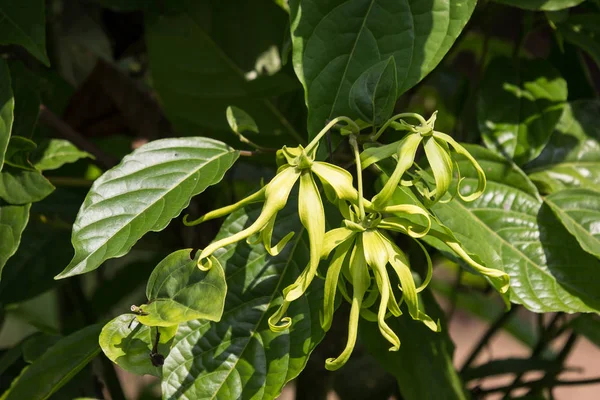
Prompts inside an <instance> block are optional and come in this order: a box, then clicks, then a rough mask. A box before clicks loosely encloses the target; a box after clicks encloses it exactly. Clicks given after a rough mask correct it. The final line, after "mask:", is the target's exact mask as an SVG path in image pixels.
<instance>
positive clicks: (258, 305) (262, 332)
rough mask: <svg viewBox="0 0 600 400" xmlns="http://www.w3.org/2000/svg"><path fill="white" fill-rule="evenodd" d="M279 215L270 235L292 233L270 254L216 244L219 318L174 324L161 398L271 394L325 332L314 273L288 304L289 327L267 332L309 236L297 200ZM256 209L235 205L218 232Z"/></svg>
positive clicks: (235, 226) (234, 228)
mask: <svg viewBox="0 0 600 400" xmlns="http://www.w3.org/2000/svg"><path fill="white" fill-rule="evenodd" d="M289 202H290V203H293V204H289V205H288V206H287V207H286V208H284V209H283V210H282V211H281V212H280V213H279V215H278V221H277V223H276V225H275V230H274V237H273V241H279V240H281V239H282V238H283V237H284V236H285V235H286V234H287V233H289V232H290V231H295V232H296V235H294V237H293V238H292V239H291V240H290V242H289V243H288V244H287V246H286V247H285V248H284V249H283V251H282V252H281V253H279V255H278V256H276V257H270V256H268V254H267V252H266V251H265V249H264V247H263V246H262V245H252V246H251V245H248V244H246V243H244V242H239V243H237V244H236V245H232V246H230V247H227V248H226V249H224V250H221V251H219V252H218V256H217V259H218V260H219V261H220V262H221V264H222V265H223V268H224V269H225V276H226V279H227V286H228V291H227V298H226V301H225V310H224V313H223V317H222V319H221V321H219V322H217V323H215V322H210V321H202V320H196V321H190V322H187V323H185V324H182V325H180V327H179V330H178V332H177V335H176V337H175V341H174V344H173V347H172V350H171V352H170V353H169V356H168V357H167V358H166V359H165V364H164V367H163V382H162V390H163V396H164V397H165V398H181V397H187V398H194V399H196V398H224V399H232V398H234V399H237V398H240V399H249V398H269V399H272V398H276V397H277V396H278V395H279V393H280V392H281V389H282V388H283V385H284V384H285V383H286V382H288V381H290V380H291V379H293V378H295V377H296V376H297V375H298V374H299V373H300V371H302V369H303V368H304V366H305V365H306V362H307V359H308V357H309V355H310V353H311V352H312V350H313V349H314V347H315V346H316V345H317V344H318V343H319V342H320V341H321V339H322V338H323V336H324V332H323V331H322V329H321V327H320V322H319V311H320V309H321V308H322V307H323V295H322V293H323V284H322V281H320V280H315V281H313V283H312V284H311V287H310V289H309V293H307V295H306V296H302V297H301V298H299V299H298V300H296V301H295V302H293V303H292V304H291V305H290V308H289V310H288V316H289V317H291V318H292V320H293V322H292V325H291V327H290V328H289V329H288V330H285V331H283V332H278V333H276V332H272V331H271V330H270V329H269V326H268V323H267V320H268V318H269V317H270V316H271V314H272V313H273V312H275V311H276V310H277V308H278V306H279V305H280V304H281V301H282V293H281V292H282V290H283V288H284V287H286V286H287V285H289V284H291V283H292V282H293V281H294V280H295V279H296V278H297V276H298V275H299V274H300V272H301V271H302V269H303V268H304V267H305V265H306V264H307V262H308V257H309V251H308V238H307V236H306V234H305V232H304V229H303V228H302V225H301V224H300V221H299V220H298V217H297V206H296V204H295V203H296V201H295V199H294V198H293V197H292V198H291V199H290V201H289ZM258 214H259V210H258V209H257V208H251V211H250V212H249V214H246V212H245V211H244V210H238V211H236V212H235V213H233V214H232V215H230V216H229V217H228V218H227V220H226V221H225V223H224V224H223V226H222V228H221V231H220V232H219V234H218V236H217V238H222V237H225V236H228V235H231V234H233V233H234V232H239V231H240V230H241V229H242V228H243V227H244V226H248V224H249V223H251V221H253V220H254V219H255V218H256V217H257V216H258Z"/></svg>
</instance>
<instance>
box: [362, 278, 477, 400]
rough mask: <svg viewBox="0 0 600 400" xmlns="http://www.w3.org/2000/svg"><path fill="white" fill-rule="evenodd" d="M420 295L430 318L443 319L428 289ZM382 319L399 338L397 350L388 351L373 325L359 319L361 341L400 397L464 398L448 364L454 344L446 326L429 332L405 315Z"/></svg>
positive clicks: (459, 384)
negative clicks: (393, 382) (389, 376)
mask: <svg viewBox="0 0 600 400" xmlns="http://www.w3.org/2000/svg"><path fill="white" fill-rule="evenodd" d="M422 297H423V300H424V301H425V304H426V306H427V314H429V315H430V316H431V317H432V318H433V319H434V320H435V319H438V318H443V312H442V310H441V309H440V308H439V306H438V305H437V304H436V303H435V300H434V299H433V296H432V295H431V293H430V292H429V291H428V290H426V291H424V292H422ZM386 322H387V323H388V325H389V326H390V328H391V329H392V330H393V331H394V332H396V333H397V334H398V336H399V337H400V340H401V341H402V344H401V345H400V349H399V350H398V351H389V344H388V343H387V342H386V341H385V340H384V339H383V337H382V336H381V333H380V332H379V328H378V327H377V324H376V323H373V322H367V321H366V320H361V330H360V333H361V338H362V343H364V345H365V347H366V348H367V350H368V351H369V353H371V354H372V355H373V356H374V357H375V359H376V360H378V361H379V363H380V364H381V365H382V366H383V367H384V368H385V369H386V370H387V371H388V372H389V373H391V374H392V375H394V377H395V378H396V379H397V380H398V386H399V388H400V394H401V395H402V398H403V399H406V400H420V399H457V400H458V399H465V400H466V399H467V398H468V397H467V394H466V391H465V388H464V387H463V384H462V382H461V380H460V377H459V375H458V372H457V371H456V369H455V368H454V365H453V364H452V357H453V354H454V344H453V343H452V340H451V339H450V336H448V331H447V327H446V326H443V328H442V331H441V332H433V331H431V330H430V329H429V328H427V327H426V326H425V325H423V324H422V323H420V322H419V321H415V320H413V319H412V318H410V317H409V316H408V315H407V314H404V315H401V316H399V317H391V318H389V319H387V320H386ZM432 383H433V384H432Z"/></svg>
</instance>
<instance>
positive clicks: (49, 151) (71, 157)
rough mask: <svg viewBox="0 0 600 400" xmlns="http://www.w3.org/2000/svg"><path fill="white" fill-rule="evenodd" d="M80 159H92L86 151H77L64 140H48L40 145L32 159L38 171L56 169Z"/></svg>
mask: <svg viewBox="0 0 600 400" xmlns="http://www.w3.org/2000/svg"><path fill="white" fill-rule="evenodd" d="M82 158H94V156H92V155H91V154H90V153H88V152H87V151H83V150H79V149H78V148H77V147H75V145H74V144H73V143H71V142H69V141H68V140H64V139H50V140H48V141H45V142H42V143H40V145H39V146H38V148H37V151H36V152H35V154H34V155H33V157H32V161H33V163H34V165H35V167H36V168H37V169H38V170H40V171H45V170H50V169H57V168H60V167H62V166H63V165H64V164H68V163H73V162H75V161H77V160H80V159H82Z"/></svg>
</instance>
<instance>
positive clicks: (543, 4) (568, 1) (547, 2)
mask: <svg viewBox="0 0 600 400" xmlns="http://www.w3.org/2000/svg"><path fill="white" fill-rule="evenodd" d="M494 1H495V2H497V3H502V4H506V5H509V6H513V7H519V8H522V9H525V10H536V11H537V10H540V11H541V10H543V11H556V10H562V9H565V8H569V7H575V6H576V5H579V4H581V3H583V2H584V1H585V0H494Z"/></svg>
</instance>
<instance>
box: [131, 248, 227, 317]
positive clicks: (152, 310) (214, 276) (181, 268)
mask: <svg viewBox="0 0 600 400" xmlns="http://www.w3.org/2000/svg"><path fill="white" fill-rule="evenodd" d="M191 251H192V249H183V250H178V251H176V252H174V253H171V254H169V255H168V256H167V257H166V258H165V259H164V260H162V261H161V262H160V263H159V264H158V265H157V266H156V268H155V269H154V271H152V275H150V279H148V286H147V287H146V296H147V297H148V304H145V305H142V306H140V309H141V311H142V314H141V315H140V316H138V321H140V322H141V323H142V324H144V325H148V326H170V325H177V324H180V323H182V322H187V321H191V320H194V319H203V320H204V319H205V320H209V321H219V320H220V319H221V315H223V306H224V304H225V294H226V293H227V284H226V283H225V275H224V273H223V267H221V264H219V262H213V266H212V268H210V269H209V270H208V271H202V270H200V268H198V260H197V259H194V258H190V253H191ZM199 255H200V253H198V254H197V256H199Z"/></svg>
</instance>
